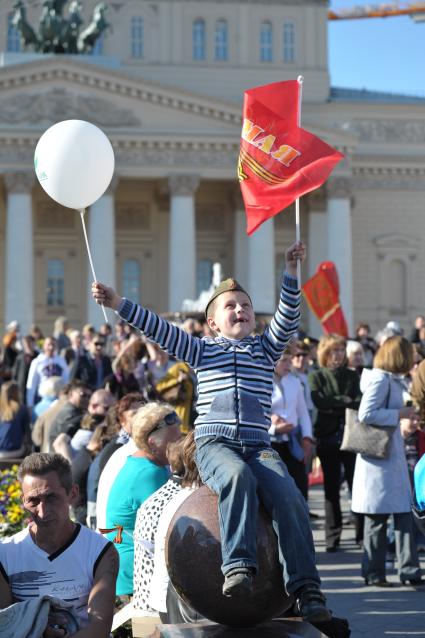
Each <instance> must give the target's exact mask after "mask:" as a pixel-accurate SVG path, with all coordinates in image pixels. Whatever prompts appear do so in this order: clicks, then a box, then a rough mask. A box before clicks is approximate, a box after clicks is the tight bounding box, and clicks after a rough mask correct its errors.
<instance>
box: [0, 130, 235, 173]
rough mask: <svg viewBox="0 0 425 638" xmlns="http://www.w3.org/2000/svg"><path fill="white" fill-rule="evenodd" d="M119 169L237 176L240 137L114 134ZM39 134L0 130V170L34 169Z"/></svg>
mask: <svg viewBox="0 0 425 638" xmlns="http://www.w3.org/2000/svg"><path fill="white" fill-rule="evenodd" d="M110 139H111V143H112V146H113V148H114V153H115V163H116V170H117V173H118V174H119V175H120V176H121V177H133V176H134V177H139V176H151V175H154V176H158V177H161V176H168V175H170V173H174V172H175V170H176V166H178V167H179V171H181V172H185V171H187V172H188V173H190V174H193V172H194V167H195V168H196V171H197V173H199V175H200V176H201V177H207V176H208V175H210V174H211V175H212V176H215V177H217V176H222V177H226V178H231V177H234V178H235V179H236V166H237V158H238V153H239V140H237V142H234V143H233V142H229V141H228V139H225V138H222V139H210V140H208V139H205V138H204V139H201V138H198V139H192V140H187V139H186V138H181V139H170V138H169V137H167V136H164V137H163V138H162V139H158V137H145V138H143V139H134V138H133V137H130V136H129V137H127V138H122V137H121V138H119V137H115V136H111V137H110ZM37 141H38V137H37V136H31V137H28V136H19V137H18V136H2V135H1V134H0V173H3V174H4V173H5V172H7V171H8V170H12V169H13V170H16V169H17V168H22V169H32V166H33V159H34V149H35V147H36V144H37Z"/></svg>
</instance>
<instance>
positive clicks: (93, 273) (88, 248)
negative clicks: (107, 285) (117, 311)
mask: <svg viewBox="0 0 425 638" xmlns="http://www.w3.org/2000/svg"><path fill="white" fill-rule="evenodd" d="M85 212H86V209H85V208H81V209H80V217H81V223H82V225H83V232H84V239H85V240H86V246H87V253H88V256H89V262H90V267H91V272H92V275H93V279H94V281H96V282H97V277H96V273H95V271H94V266H93V259H92V258H91V252H90V245H89V240H88V237H87V230H86V224H85V221H84V214H85ZM102 311H103V316H104V317H105V323H108V317H107V316H106V311H105V306H104V305H103V304H102Z"/></svg>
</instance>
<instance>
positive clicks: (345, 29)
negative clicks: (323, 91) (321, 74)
mask: <svg viewBox="0 0 425 638" xmlns="http://www.w3.org/2000/svg"><path fill="white" fill-rule="evenodd" d="M371 4H373V5H377V4H379V0H374V2H367V1H362V0H331V2H330V8H331V9H336V10H337V9H341V8H347V7H354V6H365V5H371ZM400 4H404V5H406V4H413V2H404V3H400ZM328 25H329V26H328V37H329V68H330V74H331V85H332V86H333V87H344V88H355V89H369V90H375V91H386V92H390V93H402V94H404V95H417V96H422V97H425V22H422V23H417V22H414V21H413V20H412V18H410V16H399V17H391V18H369V19H362V20H334V21H329V23H328Z"/></svg>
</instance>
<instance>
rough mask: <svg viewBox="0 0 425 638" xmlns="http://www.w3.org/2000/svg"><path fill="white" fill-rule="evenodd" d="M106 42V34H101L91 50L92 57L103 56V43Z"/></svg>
mask: <svg viewBox="0 0 425 638" xmlns="http://www.w3.org/2000/svg"><path fill="white" fill-rule="evenodd" d="M104 41H105V38H104V34H103V33H101V34H100V36H99V37H98V38H97V40H96V42H95V44H94V47H93V48H92V50H91V54H92V55H103V43H104Z"/></svg>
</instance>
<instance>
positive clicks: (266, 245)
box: [247, 219, 276, 313]
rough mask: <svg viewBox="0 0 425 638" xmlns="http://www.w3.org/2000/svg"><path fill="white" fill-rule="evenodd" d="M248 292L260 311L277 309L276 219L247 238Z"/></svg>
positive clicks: (266, 223)
mask: <svg viewBox="0 0 425 638" xmlns="http://www.w3.org/2000/svg"><path fill="white" fill-rule="evenodd" d="M247 270H248V277H247V292H248V293H249V294H250V297H251V299H252V303H253V305H254V309H255V311H256V312H258V313H273V312H274V311H275V309H276V281H275V246H274V220H273V219H269V220H267V221H266V222H264V223H263V224H262V225H261V226H260V228H259V229H258V230H256V231H255V233H254V234H253V235H251V236H250V237H248V238H247Z"/></svg>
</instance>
